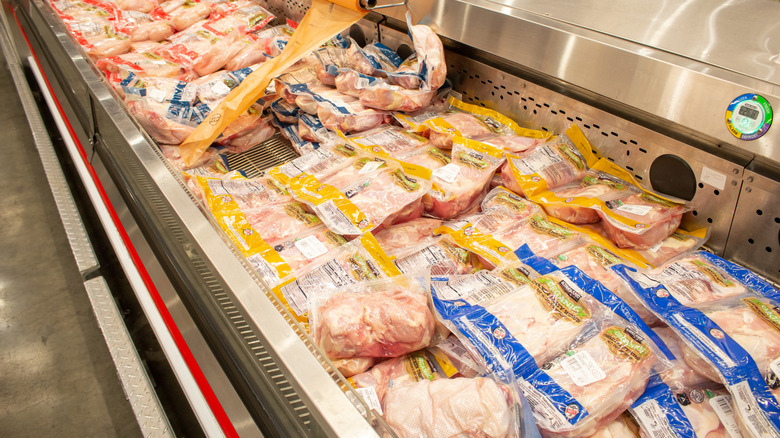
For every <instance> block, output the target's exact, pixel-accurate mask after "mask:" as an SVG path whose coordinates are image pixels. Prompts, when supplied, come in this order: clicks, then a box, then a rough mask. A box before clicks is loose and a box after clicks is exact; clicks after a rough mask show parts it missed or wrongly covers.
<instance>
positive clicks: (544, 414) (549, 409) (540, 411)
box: [517, 379, 571, 432]
mask: <svg viewBox="0 0 780 438" xmlns="http://www.w3.org/2000/svg"><path fill="white" fill-rule="evenodd" d="M517 384H518V385H519V386H520V389H521V390H522V391H523V395H524V396H525V398H526V399H527V400H528V404H529V405H530V406H531V410H532V411H533V413H534V419H535V420H536V423H537V424H538V425H540V426H541V427H543V428H545V429H547V430H551V431H553V432H555V431H559V430H564V431H565V430H567V429H571V424H570V423H569V421H568V420H567V419H566V417H565V416H564V415H563V414H562V413H561V412H560V411H558V409H556V407H555V405H554V404H553V403H552V402H551V401H550V399H549V398H548V397H547V396H546V395H544V394H543V393H542V392H540V391H539V390H538V389H536V388H535V387H534V386H533V385H532V384H530V383H528V382H527V381H525V379H517Z"/></svg>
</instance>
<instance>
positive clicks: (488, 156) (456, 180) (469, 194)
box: [424, 137, 504, 219]
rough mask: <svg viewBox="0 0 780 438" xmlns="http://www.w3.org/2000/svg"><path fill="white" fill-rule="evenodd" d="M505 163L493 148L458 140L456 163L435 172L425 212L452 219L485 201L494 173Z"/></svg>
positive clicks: (454, 149) (454, 157)
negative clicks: (482, 200) (483, 198)
mask: <svg viewBox="0 0 780 438" xmlns="http://www.w3.org/2000/svg"><path fill="white" fill-rule="evenodd" d="M503 161H504V157H503V152H502V151H501V150H499V149H496V148H494V147H492V146H490V145H487V144H484V143H480V142H477V141H474V140H469V139H467V138H463V137H457V138H456V139H455V143H454V146H453V149H452V161H451V162H450V163H449V164H447V165H446V166H442V167H439V168H437V169H435V170H433V172H432V173H431V182H432V183H433V187H432V188H431V192H430V194H429V195H428V196H426V198H425V200H424V202H425V212H426V213H427V214H428V215H430V216H433V217H437V218H441V219H452V218H453V217H455V216H457V215H458V214H460V213H463V212H465V211H468V210H469V209H470V208H473V207H474V206H475V205H477V204H478V203H479V201H481V199H482V197H483V196H484V195H485V193H486V192H487V189H488V183H489V182H490V178H491V177H492V175H493V173H494V172H495V171H496V169H498V167H499V166H500V165H501V163H502V162H503Z"/></svg>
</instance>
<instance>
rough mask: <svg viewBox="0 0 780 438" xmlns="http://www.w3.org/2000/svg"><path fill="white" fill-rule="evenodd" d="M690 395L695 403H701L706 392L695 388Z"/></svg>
mask: <svg viewBox="0 0 780 438" xmlns="http://www.w3.org/2000/svg"><path fill="white" fill-rule="evenodd" d="M688 396H689V397H690V398H691V401H692V402H694V403H701V402H703V401H704V392H702V390H700V389H694V390H692V391H691V392H690V394H688Z"/></svg>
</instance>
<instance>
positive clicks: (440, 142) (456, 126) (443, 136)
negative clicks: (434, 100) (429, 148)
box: [423, 111, 503, 150]
mask: <svg viewBox="0 0 780 438" xmlns="http://www.w3.org/2000/svg"><path fill="white" fill-rule="evenodd" d="M435 121H436V126H440V128H438V130H437V129H428V130H427V131H425V132H424V133H423V135H425V136H427V137H428V138H429V139H430V140H431V145H433V146H436V147H439V148H442V149H452V140H453V136H454V135H460V136H461V137H466V138H479V137H484V136H488V135H491V134H493V131H492V130H491V129H490V127H489V126H488V125H487V124H486V123H485V122H484V121H482V119H480V118H479V117H477V116H476V115H474V114H471V113H467V112H463V111H448V112H447V113H445V114H441V115H439V116H438V117H435ZM502 150H503V148H502Z"/></svg>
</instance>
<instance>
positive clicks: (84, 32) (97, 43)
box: [68, 18, 132, 60]
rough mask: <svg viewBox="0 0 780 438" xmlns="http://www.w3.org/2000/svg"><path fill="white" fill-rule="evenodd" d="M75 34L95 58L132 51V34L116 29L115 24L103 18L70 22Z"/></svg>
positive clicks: (69, 25)
mask: <svg viewBox="0 0 780 438" xmlns="http://www.w3.org/2000/svg"><path fill="white" fill-rule="evenodd" d="M68 28H69V29H70V31H71V33H72V34H73V36H74V37H75V38H76V41H78V43H79V44H81V46H82V47H83V48H84V50H85V51H86V52H87V54H88V55H89V56H90V58H92V59H93V60H99V59H101V58H106V57H109V56H117V55H121V54H124V53H127V52H129V51H130V46H131V45H132V40H131V39H130V36H129V35H127V34H125V33H123V32H117V31H115V30H114V24H113V23H112V22H111V21H109V20H107V19H103V18H96V19H92V20H90V21H83V22H71V23H69V24H68Z"/></svg>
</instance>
